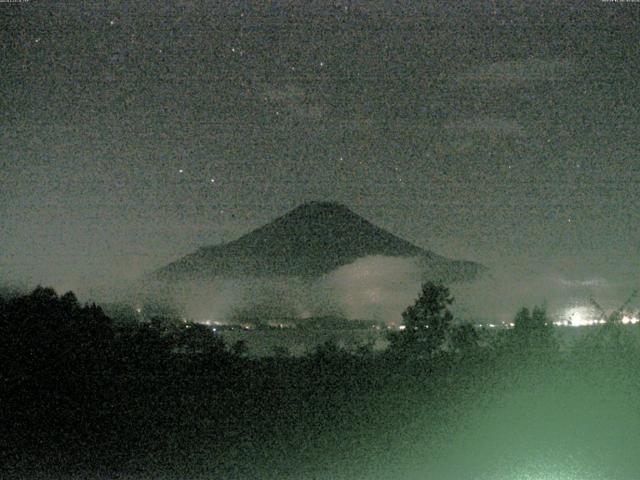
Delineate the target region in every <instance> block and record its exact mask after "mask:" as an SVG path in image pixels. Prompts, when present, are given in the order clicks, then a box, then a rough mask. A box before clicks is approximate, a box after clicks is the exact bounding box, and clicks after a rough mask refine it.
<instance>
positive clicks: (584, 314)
mask: <svg viewBox="0 0 640 480" xmlns="http://www.w3.org/2000/svg"><path fill="white" fill-rule="evenodd" d="M135 310H136V312H137V313H138V314H141V313H142V308H141V307H136V309H135ZM619 321H620V323H621V324H623V325H635V324H637V323H640V318H639V317H638V316H637V315H631V314H623V315H622V317H621V318H620V320H619ZM182 322H183V323H185V324H188V323H190V320H189V319H187V318H185V317H183V318H182ZM606 322H607V321H606V320H605V319H604V318H602V317H600V318H597V317H595V316H593V314H590V312H589V309H587V308H585V307H572V308H569V309H567V310H566V311H565V312H564V314H563V315H562V318H561V319H559V320H555V321H554V322H553V325H555V326H556V327H588V326H594V325H602V324H604V323H606ZM198 323H201V324H203V325H207V326H208V327H211V329H212V330H213V331H214V332H215V331H216V330H217V327H221V326H225V325H226V323H223V322H219V321H217V320H202V321H199V322H198ZM238 326H239V327H241V328H242V329H244V330H251V329H252V326H251V325H238ZM273 326H274V327H279V328H285V327H286V326H287V325H285V324H275V325H273ZM476 326H477V327H479V328H513V327H515V323H513V322H500V323H477V324H476ZM372 328H374V329H376V330H379V329H380V326H379V325H374V326H373V327H372ZM387 328H388V329H392V330H394V329H398V330H405V329H406V327H405V325H396V324H390V325H389V326H388V327H387ZM427 328H428V327H427Z"/></svg>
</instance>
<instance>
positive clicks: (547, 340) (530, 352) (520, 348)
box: [501, 307, 559, 362]
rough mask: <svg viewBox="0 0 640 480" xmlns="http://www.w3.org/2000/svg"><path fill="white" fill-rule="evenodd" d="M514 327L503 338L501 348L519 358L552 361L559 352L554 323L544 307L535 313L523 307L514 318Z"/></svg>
mask: <svg viewBox="0 0 640 480" xmlns="http://www.w3.org/2000/svg"><path fill="white" fill-rule="evenodd" d="M513 323H514V326H513V328H512V329H511V330H507V331H506V332H504V334H503V335H502V337H501V346H502V347H504V348H506V349H507V351H508V352H509V354H511V355H515V356H517V357H519V358H520V357H522V358H524V357H528V358H535V359H537V360H539V361H541V362H542V361H544V362H547V361H550V360H552V359H553V358H554V355H555V354H557V353H558V351H559V345H558V341H557V340H556V337H555V334H554V326H553V322H551V320H550V319H549V318H548V316H547V312H546V310H545V309H544V308H542V307H534V308H533V311H529V309H528V308H526V307H523V308H522V309H520V311H519V312H518V313H517V314H516V316H515V318H514V322H513Z"/></svg>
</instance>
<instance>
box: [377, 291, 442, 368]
mask: <svg viewBox="0 0 640 480" xmlns="http://www.w3.org/2000/svg"><path fill="white" fill-rule="evenodd" d="M452 303H453V297H451V296H450V293H449V289H448V288H447V287H446V286H444V285H443V284H441V283H434V282H425V283H424V284H423V285H422V291H421V293H420V296H419V297H418V299H417V300H416V302H415V304H413V305H411V306H410V307H408V308H407V309H406V310H405V311H404V312H403V314H402V324H403V326H404V330H402V331H400V332H395V333H394V334H393V335H391V336H390V338H389V340H390V342H391V345H390V349H391V351H392V352H397V353H406V354H411V355H417V356H420V357H432V356H434V355H435V354H436V353H438V352H439V351H440V350H441V349H442V348H443V347H444V346H445V343H446V342H447V341H448V338H449V335H450V333H451V329H452V322H453V314H452V313H451V311H450V310H449V306H450V305H451V304H452Z"/></svg>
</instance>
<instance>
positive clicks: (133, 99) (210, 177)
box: [0, 0, 640, 301]
mask: <svg viewBox="0 0 640 480" xmlns="http://www.w3.org/2000/svg"><path fill="white" fill-rule="evenodd" d="M392 3H393V5H392ZM541 3H542V2H525V1H511V2H500V1H476V0H474V1H466V0H464V1H456V2H429V4H427V2H404V1H398V2H383V1H370V2H357V1H347V2H345V1H336V2H314V1H309V2H307V1H304V2H303V1H300V2H298V1H295V2H288V1H281V2H273V3H271V4H270V5H269V6H264V5H263V2H255V4H253V3H249V2H233V3H232V2H205V1H195V0H194V1H190V0H184V1H174V2H160V1H158V2H150V1H147V0H136V1H131V2H110V1H99V2H98V1H82V2H79V1H76V2H49V1H47V2H45V1H38V0H31V1H28V2H23V3H0V24H1V25H2V28H1V29H0V30H1V32H2V33H1V34H2V49H1V50H0V55H1V59H0V65H1V66H0V69H1V75H0V91H1V93H2V96H1V98H2V100H0V102H1V103H0V115H1V117H0V118H1V120H0V167H1V168H0V222H1V223H0V232H1V234H0V269H1V270H0V271H1V275H2V277H3V278H2V280H9V281H26V282H29V283H35V282H43V283H46V284H52V285H54V286H56V287H57V288H60V289H70V288H73V289H77V290H82V289H86V288H88V287H92V286H97V285H105V284H110V283H115V282H121V281H123V280H130V279H134V278H137V277H139V276H140V275H143V274H144V273H146V272H148V271H150V270H152V269H154V268H157V267H160V266H162V265H164V264H166V263H168V262H170V261H173V260H175V259H176V258H178V257H180V256H181V255H184V254H186V253H188V252H191V251H193V250H195V249H196V248H198V247H200V246H203V245H209V244H214V243H218V242H221V241H229V240H232V239H234V238H237V237H238V236H240V235H241V234H244V233H246V232H248V231H250V230H251V229H253V228H255V227H258V226H260V225H262V224H264V223H266V222H268V221H270V220H272V219H274V218H275V217H277V216H279V215H281V214H284V213H285V212H287V211H288V210H290V209H292V208H294V207H295V206H297V205H298V204H300V203H303V202H306V201H310V200H331V201H337V202H340V203H344V204H346V205H347V206H349V207H350V208H351V209H353V210H354V211H355V212H356V213H358V214H360V215H362V216H364V217H365V218H367V219H368V220H370V221H372V222H373V223H375V224H377V225H379V226H381V227H383V228H386V229H388V230H390V231H391V232H393V233H395V234H396V235H398V236H400V237H403V238H405V239H407V240H409V241H411V242H413V243H415V244H417V245H419V246H421V247H424V248H427V249H431V250H434V251H435V252H437V253H439V254H442V255H447V256H451V257H455V258H465V259H469V260H475V261H478V262H481V263H483V264H484V265H486V266H488V267H489V268H491V269H492V271H493V272H508V274H509V275H511V277H509V278H510V279H513V278H516V277H517V278H519V279H520V280H523V281H525V283H529V284H530V285H531V286H532V288H533V287H534V286H540V287H541V291H545V292H546V291H548V290H549V289H552V288H554V285H561V286H562V285H565V286H567V285H569V286H571V285H577V286H585V287H590V286H597V285H600V286H603V285H605V286H607V285H608V286H613V287H615V288H617V289H618V290H616V291H619V292H622V293H620V295H622V294H623V293H624V292H626V293H627V294H628V292H629V291H630V288H632V287H633V286H635V282H636V281H637V279H638V254H639V253H640V252H639V250H640V248H639V247H640V244H639V241H640V223H639V221H638V220H639V212H640V192H639V183H638V181H639V180H640V159H639V158H638V154H639V151H640V135H639V132H638V125H640V110H639V108H640V107H639V105H640V101H639V100H640V95H639V94H640V82H638V72H639V71H640V57H639V56H638V45H639V42H638V40H639V38H638V32H640V28H639V27H640V22H639V21H638V20H639V19H640V3H633V2H616V3H614V2H600V1H597V0H591V1H583V2H577V1H566V2H565V1H563V2H544V3H545V4H546V5H544V6H542V5H540V4H541ZM531 4H533V5H531ZM222 5H224V6H222ZM613 287H612V288H613ZM615 288H614V290H615ZM545 295H546V293H545ZM617 298H618V297H616V301H617Z"/></svg>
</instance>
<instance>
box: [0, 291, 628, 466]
mask: <svg viewBox="0 0 640 480" xmlns="http://www.w3.org/2000/svg"><path fill="white" fill-rule="evenodd" d="M452 302H453V299H452V298H451V296H450V294H449V291H448V289H447V288H446V287H445V286H443V285H439V284H433V283H426V284H424V286H423V289H422V292H421V295H420V296H419V298H418V300H417V301H416V303H415V304H414V305H412V306H410V307H408V308H407V310H406V311H405V312H404V314H403V325H404V330H402V331H399V332H395V333H393V334H392V335H391V336H390V338H389V341H390V346H389V348H388V349H387V350H386V351H384V352H376V351H374V350H373V348H372V346H371V345H366V344H365V345H362V346H361V347H360V348H357V349H355V350H352V351H346V350H344V349H342V348H340V347H339V346H338V344H337V343H336V342H332V341H330V342H327V343H325V344H322V345H319V346H317V347H316V348H315V349H314V350H313V351H312V352H311V353H309V355H307V356H305V357H302V358H295V357H291V356H289V355H288V354H287V352H286V350H285V349H284V348H283V349H279V350H277V351H275V352H274V355H273V356H272V357H270V358H262V359H253V358H249V357H248V356H247V355H246V347H245V346H244V344H242V343H241V342H240V343H236V344H234V345H232V346H228V345H226V344H225V343H224V341H223V339H222V338H221V337H220V336H219V335H217V334H215V333H214V332H213V331H212V329H211V328H210V327H207V326H204V325H197V324H185V323H183V322H181V321H175V322H172V321H167V319H166V318H164V319H163V318H155V319H152V320H151V322H147V323H141V322H118V321H115V320H114V319H112V318H110V317H109V316H107V315H105V313H104V312H103V311H102V309H101V308H100V307H99V306H96V305H93V304H91V305H81V304H80V303H79V302H78V300H77V299H76V297H75V295H74V294H73V293H66V294H64V295H61V296H59V295H58V294H57V293H56V292H55V291H54V290H52V289H49V288H42V287H38V288H36V289H35V290H34V291H33V292H31V293H30V294H28V295H23V296H14V297H12V298H3V299H0V362H1V364H0V385H1V387H2V388H1V390H0V402H1V404H2V409H1V410H0V424H2V425H8V426H9V428H8V429H7V431H6V434H4V435H2V436H1V438H0V453H1V456H0V464H1V465H3V466H4V467H2V468H3V469H4V470H5V471H9V470H11V469H13V470H12V471H15V472H22V475H23V476H24V475H27V477H29V478H38V475H39V474H42V475H41V476H42V478H51V477H59V476H60V477H61V476H63V475H67V474H68V475H82V476H85V477H87V478H89V477H91V476H92V475H97V476H99V475H103V474H105V472H106V473H108V474H109V475H113V473H114V472H119V474H121V475H126V474H129V475H131V476H132V478H137V477H136V475H142V473H144V475H145V476H150V477H153V476H154V475H160V474H161V473H162V474H163V475H164V476H167V474H166V472H167V469H168V470H169V471H172V472H173V473H174V474H175V478H185V476H184V475H181V474H180V472H181V471H183V469H188V470H189V471H190V472H191V476H189V477H188V478H197V477H198V475H202V476H203V478H211V477H210V475H211V474H214V476H216V478H279V479H280V478H307V476H305V475H301V474H300V472H301V471H308V472H310V473H309V475H310V476H309V477H308V478H311V476H313V475H316V473H317V472H318V471H322V469H323V468H326V462H327V459H328V458H330V459H332V461H335V462H337V463H336V465H338V464H340V465H342V466H343V468H347V469H348V468H350V467H348V466H347V465H351V463H350V462H351V460H350V458H351V457H349V456H346V453H345V452H344V451H343V449H342V448H340V447H339V443H342V442H352V443H354V447H353V448H355V449H356V451H358V452H360V453H361V454H362V455H365V456H366V457H367V458H370V457H371V456H374V457H375V458H380V459H382V458H384V459H386V460H385V461H389V462H393V459H392V458H389V455H390V453H389V452H387V451H386V450H385V448H386V447H385V444H384V442H382V440H381V439H382V438H386V437H385V436H387V437H388V436H389V435H391V437H392V438H395V437H394V435H403V434H404V433H402V434H400V433H397V432H412V431H413V430H412V429H414V428H415V418H416V415H417V414H418V413H417V412H422V413H420V415H421V417H420V418H422V419H423V421H425V422H426V421H427V420H426V419H428V422H429V428H430V429H433V430H430V432H431V433H429V436H427V437H425V439H424V442H425V445H426V444H429V442H433V443H434V445H437V442H438V441H439V440H437V438H438V437H437V435H436V433H433V432H437V431H438V428H445V427H446V428H449V427H448V426H447V425H449V424H450V423H451V422H454V423H455V422H457V421H458V420H457V419H458V418H460V415H461V412H464V411H465V410H468V409H470V410H473V409H474V408H476V407H475V405H481V404H483V402H485V401H488V399H489V398H494V396H495V393H496V392H498V391H500V390H501V389H504V388H507V386H509V388H511V386H513V385H521V384H528V383H527V382H534V383H535V382H540V379H541V378H542V379H545V380H544V381H545V382H550V381H554V382H556V381H557V382H564V383H562V384H564V385H566V384H567V382H569V383H570V382H573V381H574V380H575V379H576V378H578V377H579V378H580V379H583V380H584V382H585V384H588V385H592V384H593V385H604V384H607V385H609V383H607V382H609V381H610V379H611V378H626V379H631V384H632V385H636V383H637V382H638V376H637V374H636V371H637V365H639V364H640V363H639V360H640V348H639V346H638V342H637V337H636V332H635V329H636V327H635V326H625V325H622V323H621V322H620V321H619V318H617V317H615V316H612V317H611V319H610V321H608V322H607V323H605V324H603V325H601V326H598V327H592V328H591V329H590V331H589V333H588V334H586V335H584V336H583V337H582V339H581V340H579V341H578V342H577V343H576V344H575V346H574V347H573V348H572V349H570V350H567V349H561V348H560V344H559V341H558V339H557V337H556V335H555V332H554V327H553V324H552V323H551V321H550V320H549V319H548V317H547V315H546V313H545V311H544V310H543V309H541V308H534V309H533V310H532V311H529V310H527V309H524V308H523V309H522V310H521V311H520V312H519V313H518V314H517V315H516V317H515V319H514V324H515V326H514V328H512V329H509V330H505V331H504V332H501V333H500V334H499V335H497V336H495V337H487V336H485V335H483V333H482V331H479V330H477V329H475V328H474V327H473V326H471V325H460V324H457V323H455V322H454V318H453V315H452V314H451V312H450V310H449V306H450V305H451V303H452ZM567 372H571V373H570V376H568V375H569V374H568V373H567ZM550 379H551V380H550ZM580 381H582V380H580ZM598 382H600V383H598ZM634 382H635V383H634ZM625 385H626V384H625ZM425 410H428V412H429V413H424V412H425ZM447 422H449V423H447ZM394 432H395V433H394ZM415 434H416V435H422V433H415ZM336 438H339V439H340V442H338V443H336V441H335V439H336ZM364 439H366V441H364ZM353 468H356V467H353ZM305 469H306V470H305ZM25 472H26V473H25ZM51 472H58V473H59V475H57V474H54V475H52V474H51ZM314 472H316V473H314ZM334 474H335V472H334ZM207 475H209V477H207ZM169 478H174V477H172V476H171V475H169ZM316 478H324V477H316ZM333 478H337V477H333Z"/></svg>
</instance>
